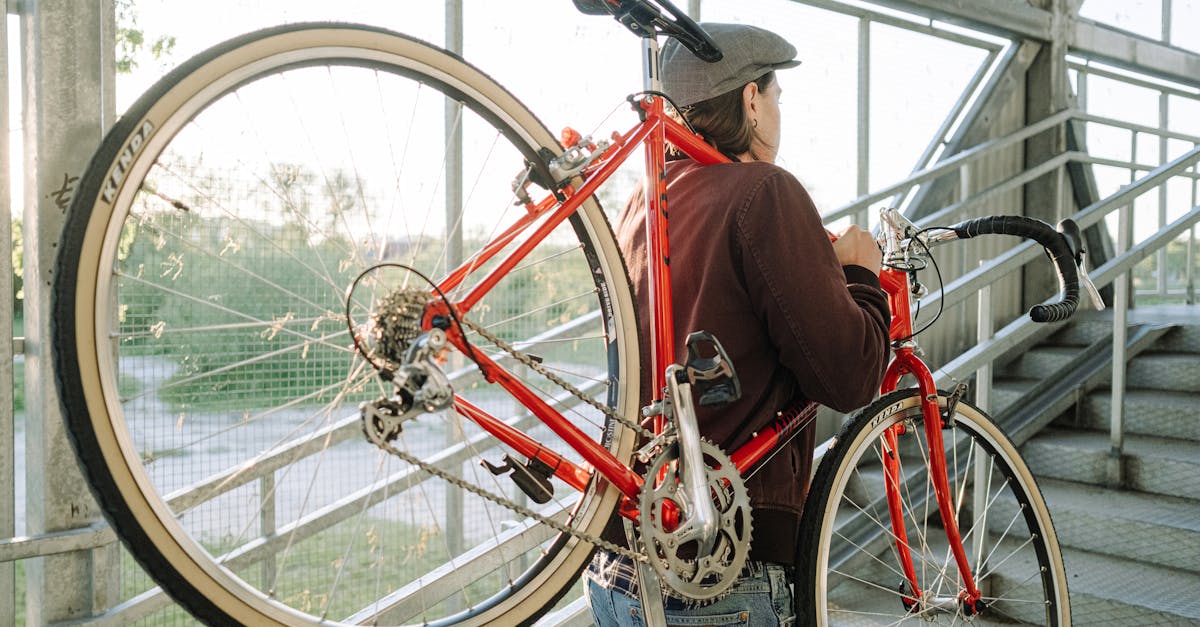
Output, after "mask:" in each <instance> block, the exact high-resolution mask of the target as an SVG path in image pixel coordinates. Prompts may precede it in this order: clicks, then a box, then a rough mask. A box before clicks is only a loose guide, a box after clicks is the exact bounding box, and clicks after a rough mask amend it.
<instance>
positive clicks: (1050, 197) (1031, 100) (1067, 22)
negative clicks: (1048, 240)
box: [1021, 0, 1075, 309]
mask: <svg viewBox="0 0 1200 627" xmlns="http://www.w3.org/2000/svg"><path fill="white" fill-rule="evenodd" d="M1033 4H1034V5H1036V6H1038V7H1039V8H1042V9H1046V10H1049V11H1051V12H1052V14H1053V20H1052V26H1051V37H1052V38H1051V40H1050V41H1049V42H1047V44H1046V45H1043V46H1042V48H1041V49H1040V50H1039V51H1038V54H1037V56H1036V57H1035V58H1034V60H1033V63H1032V64H1031V65H1030V66H1029V71H1028V72H1027V73H1026V75H1025V123H1026V124H1027V125H1028V124H1033V123H1035V122H1039V121H1041V120H1043V119H1045V118H1048V117H1050V116H1051V115H1054V114H1055V113H1058V112H1059V111H1062V110H1064V109H1066V108H1067V107H1068V105H1069V102H1070V86H1069V85H1068V81H1067V59H1066V53H1067V44H1068V43H1069V42H1068V38H1069V34H1070V27H1071V17H1072V15H1073V14H1074V13H1073V12H1074V10H1075V4H1074V3H1072V2H1071V1H1070V0H1034V1H1033ZM1066 149H1067V136H1066V131H1065V126H1059V127H1056V128H1053V129H1050V130H1048V131H1046V132H1044V133H1040V134H1038V135H1035V136H1034V137H1031V138H1029V139H1028V140H1026V142H1025V168H1026V169H1029V168H1032V167H1034V166H1037V165H1039V164H1041V163H1043V162H1045V161H1048V160H1050V159H1052V158H1054V157H1055V156H1057V155H1059V154H1062V153H1063V152H1065V151H1066ZM1064 203H1069V206H1064ZM1024 204H1025V215H1026V216H1028V217H1031V218H1039V219H1042V220H1045V221H1046V222H1049V223H1051V224H1055V223H1057V222H1058V220H1059V219H1060V218H1061V217H1063V216H1062V215H1060V214H1070V213H1074V211H1075V210H1074V207H1073V198H1069V197H1068V196H1067V194H1065V192H1064V190H1063V186H1062V177H1060V176H1059V175H1058V173H1057V172H1049V173H1047V174H1045V175H1043V176H1041V177H1039V178H1037V179H1035V180H1033V181H1030V182H1029V183H1027V184H1026V185H1025V190H1024ZM1022 291H1023V294H1022V298H1021V301H1022V302H1021V304H1022V307H1024V308H1025V309H1028V308H1029V307H1031V306H1033V305H1035V304H1037V303H1040V302H1042V301H1043V300H1045V299H1046V298H1048V297H1050V296H1051V295H1053V294H1055V293H1056V292H1057V291H1058V276H1057V275H1056V274H1055V273H1054V268H1053V267H1051V265H1050V264H1034V265H1031V266H1029V267H1027V268H1026V269H1025V271H1024V279H1023V290H1022Z"/></svg>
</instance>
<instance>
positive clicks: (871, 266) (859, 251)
mask: <svg viewBox="0 0 1200 627" xmlns="http://www.w3.org/2000/svg"><path fill="white" fill-rule="evenodd" d="M833 252H834V254H836V255H837V258H838V261H840V262H841V264H842V265H843V266H862V267H864V268H866V269H868V270H870V271H871V272H874V273H875V274H876V275H878V274H879V270H880V267H881V266H882V264H883V252H882V251H880V250H879V244H877V243H876V242H875V238H874V237H872V236H871V234H870V233H869V232H867V231H864V230H862V229H860V228H858V226H857V225H854V224H851V225H850V226H849V227H847V228H846V229H845V230H844V231H842V232H841V233H839V234H838V235H837V239H836V240H834V242H833Z"/></svg>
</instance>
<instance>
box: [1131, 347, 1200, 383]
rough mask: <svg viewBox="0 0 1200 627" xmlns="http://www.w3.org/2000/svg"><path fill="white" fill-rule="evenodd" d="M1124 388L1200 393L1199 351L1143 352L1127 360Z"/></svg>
mask: <svg viewBox="0 0 1200 627" xmlns="http://www.w3.org/2000/svg"><path fill="white" fill-rule="evenodd" d="M1126 382H1127V387H1130V388H1144V389H1149V390H1167V391H1177V392H1196V393H1200V353H1174V352H1170V353H1168V352H1154V353H1142V354H1141V355H1138V356H1137V357H1134V358H1133V360H1132V361H1130V362H1129V367H1128V370H1127V372H1126Z"/></svg>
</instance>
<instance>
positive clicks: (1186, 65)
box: [873, 0, 1200, 85]
mask: <svg viewBox="0 0 1200 627" xmlns="http://www.w3.org/2000/svg"><path fill="white" fill-rule="evenodd" d="M873 4H877V5H880V6H886V7H890V8H893V9H898V10H901V11H905V12H908V13H912V14H914V15H919V16H921V17H925V18H927V19H931V20H940V21H944V22H949V23H952V24H957V25H959V26H964V27H966V28H971V29H975V30H979V31H983V32H986V33H991V34H994V35H1000V36H1003V37H1008V38H1028V39H1036V40H1038V41H1051V40H1053V39H1054V37H1055V26H1054V13H1053V11H1048V10H1045V9H1041V8H1037V7H1034V6H1031V5H1029V4H1027V3H1026V2H1024V1H1022V0H989V1H988V2H978V1H972V0H873ZM1064 21H1065V22H1066V23H1065V25H1064V27H1065V31H1066V32H1065V33H1064V36H1066V37H1067V42H1066V43H1067V46H1068V48H1069V49H1070V51H1071V52H1073V53H1077V54H1080V55H1082V56H1085V57H1087V58H1089V59H1095V60H1098V61H1104V62H1107V63H1111V64H1113V65H1116V66H1119V67H1122V68H1125V69H1129V70H1133V71H1137V72H1144V73H1146V74H1150V75H1152V76H1157V77H1159V78H1163V79H1167V80H1172V81H1178V82H1182V83H1184V84H1186V85H1200V54H1198V53H1196V52H1192V51H1190V50H1185V49H1183V48H1179V47H1176V46H1172V45H1170V44H1167V43H1164V42H1162V41H1159V40H1156V39H1151V38H1148V37H1143V36H1140V35H1136V34H1133V33H1130V32H1127V31H1123V30H1120V29H1118V28H1115V27H1112V26H1108V25H1105V24H1100V23H1098V22H1094V21H1092V20H1089V19H1085V18H1080V17H1078V16H1077V15H1075V14H1074V11H1072V12H1071V16H1070V17H1065V19H1064Z"/></svg>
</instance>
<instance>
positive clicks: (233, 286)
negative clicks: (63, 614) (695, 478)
mask: <svg viewBox="0 0 1200 627" xmlns="http://www.w3.org/2000/svg"><path fill="white" fill-rule="evenodd" d="M539 150H548V151H549V152H550V153H552V154H558V153H560V152H561V148H560V147H559V145H558V143H557V142H556V141H555V140H554V138H553V136H552V135H551V134H550V133H549V132H548V131H547V130H546V129H545V128H544V126H543V125H542V124H541V123H540V122H539V121H538V120H537V119H536V118H535V117H534V116H533V114H531V113H530V112H529V111H528V110H527V109H526V108H525V107H524V106H522V105H521V104H520V103H519V102H518V101H517V99H516V98H514V97H513V96H512V95H511V94H509V93H508V92H507V91H505V90H504V89H502V88H501V87H499V86H498V85H497V84H495V83H494V82H493V81H492V80H491V79H490V78H488V77H487V76H486V75H485V74H483V73H482V72H480V71H479V70H478V69H476V68H474V67H473V66H471V65H469V64H467V63H465V62H464V61H463V60H462V59H460V58H459V57H457V56H455V55H452V54H449V53H446V52H444V51H442V50H440V49H437V48H435V47H432V46H430V45H427V44H425V43H423V42H420V41H417V40H414V39H410V38H407V37H404V36H402V35H398V34H395V33H391V32H387V31H383V30H380V29H375V28H370V27H358V26H351V25H345V24H298V25H297V24H293V25H288V26H284V27H278V28H273V29H269V30H265V31H261V32H257V33H253V34H250V35H247V36H244V37H240V38H238V39H235V40H232V41H230V42H228V43H225V44H222V45H220V46H217V47H215V48H213V49H211V50H209V51H207V52H205V53H202V54H201V55H199V56H198V57H196V58H194V59H192V60H191V61H189V62H187V63H186V64H184V65H183V66H181V67H180V68H179V69H177V70H176V71H174V72H172V73H171V74H169V75H168V76H167V77H165V78H164V79H163V80H162V81H161V82H160V83H158V84H157V85H156V86H155V87H153V88H152V89H151V90H150V91H149V92H147V94H146V95H145V96H144V97H143V98H142V99H141V100H139V101H138V102H137V103H136V104H134V105H133V106H132V107H131V108H130V109H129V111H128V112H126V114H125V115H124V116H123V117H122V118H121V120H120V121H119V123H118V124H117V125H116V126H115V127H114V129H113V131H112V132H111V133H110V134H109V135H108V136H107V138H106V140H105V142H104V143H103V145H102V147H101V148H100V150H99V151H98V153H97V154H96V156H95V157H94V159H93V161H92V163H91V164H90V166H89V168H88V170H87V172H86V174H85V176H84V177H82V180H81V186H80V190H79V192H78V193H77V194H76V196H75V200H74V203H73V205H72V207H71V209H70V214H69V216H68V218H67V225H66V229H65V231H64V238H63V242H62V250H61V252H60V257H59V259H58V262H57V283H56V285H55V293H54V297H55V302H54V311H55V327H54V333H55V335H54V339H55V342H56V343H57V347H58V363H57V366H58V375H59V384H60V389H61V395H62V397H63V399H64V403H65V413H66V415H67V418H68V421H69V431H70V434H71V436H72V438H73V441H74V444H75V446H76V448H77V451H78V453H79V457H80V460H81V463H82V464H83V465H84V467H85V468H84V470H85V472H86V474H87V476H88V478H89V481H90V482H91V484H92V486H93V490H94V492H95V493H96V495H97V497H98V499H99V500H100V501H101V504H102V505H103V507H104V509H105V511H106V513H107V515H108V517H109V519H110V520H111V522H112V523H113V526H114V527H115V528H116V530H117V531H118V533H119V534H120V535H121V537H122V539H123V540H124V542H125V543H126V545H127V547H128V548H129V550H130V552H131V553H132V554H133V555H134V556H135V557H136V558H137V559H138V560H139V561H140V562H141V564H142V565H143V566H144V568H145V569H146V570H147V571H148V572H149V573H150V574H151V575H152V576H153V577H154V578H155V579H156V580H157V581H158V583H159V584H160V585H161V586H162V587H164V588H165V589H166V590H167V591H169V593H170V594H171V595H172V596H173V597H175V599H176V600H178V601H179V602H180V603H181V604H182V605H184V606H185V607H186V608H187V609H189V610H190V611H191V612H192V613H193V614H195V615H196V616H197V617H200V618H201V619H203V620H206V621H210V622H212V623H215V624H242V625H267V624H310V623H311V624H315V623H320V624H329V623H343V622H344V623H372V624H479V625H482V624H489V623H498V624H516V623H520V622H523V621H527V620H530V619H531V618H533V617H535V616H537V615H539V614H540V613H542V612H544V611H546V610H547V609H548V608H550V607H551V606H552V605H553V604H554V603H555V601H556V600H557V599H559V598H560V597H561V596H562V595H563V594H564V593H565V592H566V591H567V590H568V589H569V588H570V586H572V585H577V584H578V574H579V572H580V571H581V569H582V568H583V567H584V565H585V564H586V562H587V560H588V558H589V557H590V555H591V553H592V551H593V546H592V544H591V543H589V542H588V541H587V539H588V538H591V537H595V536H598V535H599V534H600V532H601V529H602V528H603V527H604V525H605V523H606V522H607V520H608V518H609V515H610V513H611V511H612V509H613V507H614V505H615V504H616V502H617V500H618V498H619V496H620V495H619V494H618V493H617V491H616V490H615V489H614V488H612V487H611V486H610V485H609V483H608V482H605V481H594V480H593V481H590V483H589V482H588V481H587V478H586V476H585V477H584V478H583V480H582V481H579V482H577V483H579V484H580V485H577V486H576V488H568V487H566V486H563V485H557V483H558V482H557V481H556V482H555V485H553V486H552V487H553V493H552V495H551V498H550V500H549V502H548V503H544V504H534V503H531V502H529V501H528V500H527V498H526V496H525V494H524V492H523V491H522V490H520V489H518V486H517V485H516V484H515V483H514V482H513V481H512V480H511V479H510V478H509V477H507V476H504V475H499V476H497V475H495V474H493V473H492V472H489V470H488V469H487V467H485V466H482V465H481V462H485V461H486V462H491V463H492V464H494V465H497V464H499V463H500V462H501V460H502V459H504V456H505V455H506V454H511V453H512V451H510V450H508V449H507V448H505V447H503V446H501V445H499V443H498V442H497V440H495V439H494V438H493V437H492V436H491V435H490V433H489V432H486V431H484V430H483V429H481V428H479V427H478V426H477V425H476V424H475V423H473V422H471V421H469V420H467V419H465V418H463V417H462V416H460V415H459V414H458V413H456V412H455V411H453V410H443V411H438V412H434V413H430V414H426V415H422V416H419V417H417V418H415V419H412V420H410V421H408V422H406V423H405V424H404V425H403V430H402V431H401V432H400V434H399V437H398V438H397V440H396V441H395V442H394V445H395V447H396V448H397V449H400V450H402V451H404V452H405V453H407V454H409V455H411V456H412V457H414V458H417V459H419V460H421V462H422V464H425V465H426V466H425V467H422V466H418V465H410V464H408V463H407V462H405V461H402V460H401V459H399V458H397V457H396V456H393V455H389V454H387V453H385V452H383V451H381V450H379V448H376V447H375V446H374V445H372V444H369V443H368V442H367V441H366V439H365V438H364V437H363V433H362V425H361V420H360V410H359V405H360V404H361V403H363V402H368V401H371V400H373V399H378V398H380V397H382V396H386V395H388V394H389V393H390V392H391V391H393V390H392V389H391V388H389V385H390V384H388V383H387V382H385V381H383V380H381V378H380V377H379V376H377V374H376V372H375V370H374V369H373V368H372V367H370V364H368V363H367V362H366V360H364V359H363V357H362V356H361V355H360V354H359V352H358V351H357V350H355V348H354V344H355V342H354V341H352V339H351V336H350V334H349V333H348V331H347V327H348V324H347V323H348V322H349V323H350V324H351V325H358V326H359V327H361V325H363V324H365V323H367V322H368V320H369V319H370V313H371V311H372V310H373V308H374V307H375V306H376V305H377V304H378V303H379V301H380V300H381V299H384V298H385V297H386V296H387V295H388V294H389V293H390V292H391V290H394V289H395V288H398V287H403V286H404V285H406V284H407V285H408V286H409V287H415V288H417V290H418V292H420V290H425V292H426V293H432V292H430V288H429V287H428V285H427V284H425V283H423V282H421V281H422V280H423V279H418V277H419V276H422V275H423V276H425V277H431V278H432V279H434V280H438V279H439V278H440V277H448V276H459V277H465V279H463V280H458V279H457V278H456V279H453V280H450V281H445V280H443V281H442V285H443V286H444V287H445V288H446V289H445V290H444V291H445V292H446V295H447V297H448V298H449V299H450V300H452V301H456V300H457V299H458V298H459V297H460V296H461V295H462V294H464V293H472V302H473V303H474V304H473V306H472V307H471V308H470V309H469V311H464V313H463V314H462V317H463V318H464V320H465V321H466V322H472V323H474V324H475V325H476V326H475V327H471V328H472V329H484V330H485V331H486V334H484V333H479V332H476V331H473V332H470V333H468V335H467V337H468V338H469V340H470V342H471V346H472V349H473V350H474V351H478V352H480V353H483V354H487V355H489V356H491V357H493V358H494V359H495V360H496V361H497V362H498V363H502V364H505V366H506V367H508V368H510V369H511V370H512V372H513V374H514V375H515V376H517V377H518V378H520V379H522V380H524V381H525V383H526V385H527V386H528V387H529V388H530V389H531V391H532V393H533V395H534V396H535V397H537V398H539V399H541V400H542V401H544V402H545V403H548V404H550V405H551V406H553V407H556V408H558V411H560V412H561V413H562V414H563V416H565V417H567V418H568V419H569V421H570V422H571V423H572V424H573V425H575V426H576V427H578V428H579V429H580V430H581V431H582V432H583V433H584V434H585V435H586V437H589V438H592V439H593V440H595V441H596V442H600V443H601V444H602V445H603V446H605V447H607V449H608V450H609V451H610V452H612V453H614V454H615V455H616V456H617V458H618V459H619V460H624V461H625V462H628V460H629V457H630V456H631V454H632V449H633V444H634V439H635V437H634V434H633V433H632V431H631V430H630V429H629V428H626V427H623V426H622V425H621V424H620V423H619V422H617V421H615V420H614V419H613V418H612V416H613V415H625V416H636V415H637V409H638V399H639V391H638V389H637V385H638V382H639V380H640V377H639V376H638V356H639V351H638V345H637V325H636V322H635V321H634V302H633V299H632V297H631V294H630V290H629V283H628V277H627V276H626V274H625V269H624V265H623V263H622V260H621V257H620V253H619V251H618V248H617V246H616V243H615V241H614V239H613V236H612V232H611V229H610V227H609V225H608V221H607V219H606V217H605V215H604V213H603V212H602V210H601V208H600V206H599V205H598V203H596V202H594V201H588V202H587V203H585V204H584V205H583V206H582V207H581V208H580V209H579V210H578V211H577V212H576V213H575V214H573V215H572V216H570V217H569V218H568V219H567V220H565V221H563V222H562V223H561V224H558V225H552V226H553V228H549V227H547V234H546V235H545V236H544V237H540V238H539V239H537V240H536V241H534V242H529V240H530V239H531V238H530V237H529V236H522V237H518V238H515V239H511V240H506V241H507V243H506V244H504V246H503V247H501V248H500V249H498V250H493V249H488V254H486V255H481V254H478V253H479V252H480V251H481V250H482V249H484V247H485V246H486V244H485V243H486V242H489V241H494V240H495V238H496V236H497V235H498V234H500V233H504V232H506V230H507V229H508V228H509V227H511V226H512V225H514V224H516V223H518V221H520V220H522V219H525V217H526V216H527V215H528V214H527V212H526V209H525V208H524V207H523V206H521V205H520V204H519V203H514V193H513V188H512V185H511V184H512V181H513V179H514V177H515V176H516V175H517V174H518V173H519V172H520V171H521V170H522V169H523V168H524V167H525V162H526V160H531V159H534V158H537V156H538V152H539ZM459 162H461V163H462V167H461V168H456V167H454V165H453V164H456V163H459ZM542 224H543V223H539V222H535V225H537V226H541V225H542ZM527 243H531V244H535V245H534V246H533V247H532V249H531V250H530V251H529V252H528V254H526V255H524V256H523V258H522V259H521V260H520V262H519V263H518V264H516V266H515V267H512V268H511V269H509V270H507V271H504V272H501V273H497V274H495V275H493V276H492V278H491V279H489V280H488V281H482V280H481V277H485V276H487V275H489V273H491V272H492V270H494V269H496V268H497V267H498V266H499V264H500V260H501V259H503V258H505V257H506V256H507V255H508V253H509V251H510V250H511V249H513V248H514V247H516V246H518V245H525V244H527ZM492 253H495V254H494V255H493V254H492ZM383 262H387V263H388V265H385V266H381V265H380V264H381V263H383ZM405 268H411V269H414V270H417V272H419V273H420V274H419V275H418V274H417V273H413V272H410V271H408V270H406V269H405ZM456 268H459V269H462V271H461V272H459V273H457V274H455V273H454V270H455V269H456ZM497 278H498V279H499V280H495V279H497ZM481 284H483V285H488V286H491V287H490V289H486V288H479V287H478V286H479V285H481ZM351 286H354V289H353V290H351V289H349V288H350V287H351ZM477 288H478V289H477ZM475 296H480V298H478V299H477V302H475V301H476V299H475ZM348 301H349V302H348ZM347 312H349V313H348V314H347ZM347 316H349V318H350V320H347ZM495 339H498V340H501V341H503V342H504V343H505V344H507V345H508V346H510V347H515V348H516V349H517V350H519V351H522V352H523V353H525V354H528V355H533V356H534V357H531V358H530V359H528V360H527V361H525V362H524V363H525V364H528V365H521V363H519V362H518V361H517V360H516V359H514V358H512V356H511V353H508V352H505V351H504V350H502V349H501V348H500V347H499V346H498V345H497V344H496V343H493V340H495ZM441 365H442V367H443V368H444V370H445V372H446V373H447V375H448V378H449V380H450V383H451V384H452V386H453V388H454V390H455V393H456V395H457V397H458V398H459V399H461V400H463V401H468V402H470V403H471V405H472V406H473V407H474V408H478V411H483V412H486V413H488V414H490V415H491V416H494V417H495V418H496V419H498V420H502V421H505V422H507V423H508V424H509V425H511V426H512V427H513V428H514V429H516V430H518V431H521V432H524V433H526V434H528V435H529V436H530V437H532V438H534V439H536V440H537V441H539V442H540V443H542V444H543V445H544V446H545V447H546V448H547V449H551V450H555V451H557V452H558V453H559V454H562V455H564V456H566V457H567V458H568V459H571V460H575V461H579V456H578V455H575V454H574V453H573V452H572V451H571V450H570V449H569V448H568V447H566V446H565V445H564V444H563V442H562V441H561V440H560V439H558V437H557V436H556V435H555V433H554V432H552V431H551V430H550V429H548V428H547V427H545V426H543V425H541V423H540V422H538V421H537V420H536V419H534V417H533V416H532V414H531V413H530V412H529V411H527V410H526V409H525V407H523V406H522V405H521V404H519V403H518V402H516V401H515V400H514V399H513V398H512V396H510V395H508V394H506V393H505V392H504V391H503V390H501V389H499V388H497V387H496V386H494V385H490V384H488V383H486V382H485V381H484V380H483V378H482V377H481V376H479V375H480V373H479V370H478V369H477V368H475V367H474V365H473V363H472V361H471V360H470V359H468V358H467V357H466V356H464V355H461V354H457V353H452V354H450V355H449V356H448V358H447V359H446V360H445V361H444V362H443V363H442V364H441ZM537 370H542V371H543V373H539V372H537ZM544 372H552V373H554V374H555V375H557V377H555V378H554V379H551V378H550V377H546V376H545V375H544ZM514 457H519V456H517V455H514ZM520 461H523V460H520ZM434 467H436V468H437V469H439V470H440V471H442V472H444V473H446V475H447V476H450V477H453V478H455V479H454V480H451V481H446V480H445V479H444V478H442V477H438V476H434V475H433V474H432V473H431V472H430V468H434ZM581 467H582V468H585V469H586V468H587V466H586V465H581ZM583 484H586V485H587V488H586V490H582V491H581V490H580V489H578V488H579V487H581V485H583ZM471 488H478V489H480V490H483V491H484V492H486V493H487V495H490V498H489V497H488V496H481V495H479V494H478V493H477V492H476V491H473V490H472V489H471ZM539 496H540V495H539ZM523 507H528V508H529V509H531V510H534V511H536V512H537V513H538V514H539V515H540V516H544V517H546V518H550V519H553V520H556V521H559V522H560V523H562V524H563V525H565V526H566V527H567V528H568V530H569V531H571V532H574V533H570V532H563V531H561V530H556V529H553V528H551V527H550V526H548V525H545V524H537V523H536V522H535V519H533V518H530V517H527V516H525V515H523V514H521V513H518V511H519V510H520V509H521V508H523ZM125 589H126V590H128V589H129V588H128V586H126V588H125ZM135 592H137V591H136V590H135ZM149 596H150V597H153V595H149Z"/></svg>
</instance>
